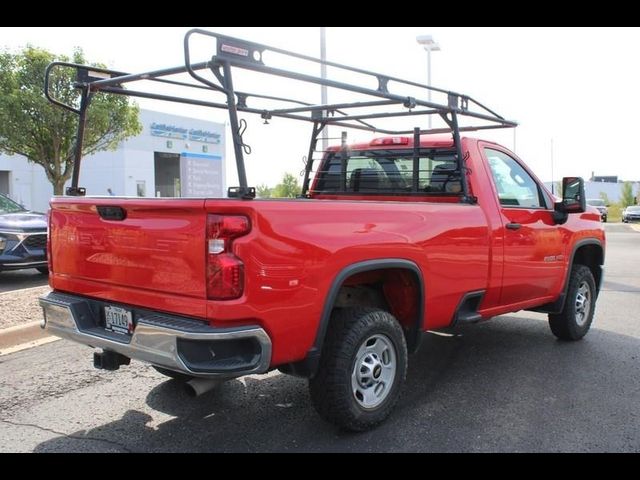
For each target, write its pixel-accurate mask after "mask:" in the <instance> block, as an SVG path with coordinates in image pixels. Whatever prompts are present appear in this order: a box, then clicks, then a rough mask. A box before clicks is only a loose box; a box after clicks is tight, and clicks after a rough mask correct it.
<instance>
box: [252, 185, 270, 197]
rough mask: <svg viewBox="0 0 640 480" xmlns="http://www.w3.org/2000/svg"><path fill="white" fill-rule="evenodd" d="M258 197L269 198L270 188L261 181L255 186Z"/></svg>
mask: <svg viewBox="0 0 640 480" xmlns="http://www.w3.org/2000/svg"><path fill="white" fill-rule="evenodd" d="M256 193H257V195H258V198H271V188H269V187H268V186H267V184H265V183H262V184H260V185H258V186H257V187H256Z"/></svg>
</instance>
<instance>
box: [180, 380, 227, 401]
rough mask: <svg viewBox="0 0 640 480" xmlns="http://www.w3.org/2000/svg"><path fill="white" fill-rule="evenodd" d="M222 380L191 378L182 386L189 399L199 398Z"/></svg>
mask: <svg viewBox="0 0 640 480" xmlns="http://www.w3.org/2000/svg"><path fill="white" fill-rule="evenodd" d="M223 381H224V380H221V379H218V378H193V379H191V380H189V381H188V382H187V383H185V384H184V388H185V390H186V391H187V394H189V396H191V397H199V396H200V395H202V394H203V393H207V392H208V391H209V390H213V389H214V388H216V387H217V386H218V385H220V384H221V383H222V382H223Z"/></svg>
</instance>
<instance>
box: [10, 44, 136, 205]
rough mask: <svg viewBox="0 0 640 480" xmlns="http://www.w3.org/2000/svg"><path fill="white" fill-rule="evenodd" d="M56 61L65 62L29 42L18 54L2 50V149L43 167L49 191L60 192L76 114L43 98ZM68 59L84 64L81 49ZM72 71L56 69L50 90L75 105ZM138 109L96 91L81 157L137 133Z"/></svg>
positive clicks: (68, 163)
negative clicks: (48, 69) (49, 68)
mask: <svg viewBox="0 0 640 480" xmlns="http://www.w3.org/2000/svg"><path fill="white" fill-rule="evenodd" d="M54 60H61V61H67V62H68V61H69V59H68V58H67V57H65V56H61V55H54V54H52V53H50V52H48V51H47V50H43V49H40V48H35V47H32V46H28V47H26V48H25V49H24V50H22V52H20V53H17V54H12V53H9V52H7V51H5V52H0V152H3V153H7V154H9V155H15V154H18V155H24V156H25V157H26V158H27V160H28V161H30V162H33V163H36V164H38V165H40V166H42V168H44V171H45V172H46V174H47V179H48V180H49V182H51V184H52V185H53V193H54V194H55V195H61V194H62V193H63V190H64V184H65V182H66V181H67V180H69V178H71V174H72V173H73V164H74V156H73V152H74V145H75V137H76V129H77V125H78V116H77V115H76V114H74V113H73V112H69V111H67V110H65V109H63V108H60V107H57V106H55V105H53V104H51V103H50V102H49V101H48V100H47V99H46V98H45V96H44V71H45V68H46V66H47V65H48V64H49V63H50V62H52V61H54ZM72 61H73V62H74V63H80V64H86V61H85V58H84V55H83V53H82V50H80V49H76V50H75V51H74V54H73V60H72ZM92 66H97V67H99V66H101V65H98V64H93V65H92ZM74 74H75V70H73V69H69V68H56V69H54V71H53V72H52V75H51V91H52V93H53V96H54V97H55V98H58V99H60V100H61V101H63V102H65V103H67V104H69V105H73V106H75V107H78V105H79V100H80V92H79V91H78V90H77V89H75V88H73V82H74V81H75V78H74V76H75V75H74ZM138 113H139V109H138V107H137V106H136V105H130V104H129V100H128V99H127V98H126V97H122V96H118V95H108V94H104V93H97V94H95V95H94V96H93V98H92V100H91V104H90V107H89V110H88V113H87V124H86V129H85V136H84V144H83V149H82V153H83V155H90V154H92V153H95V152H98V151H101V150H115V149H116V148H117V146H118V144H119V143H120V142H121V141H122V140H124V139H126V138H128V137H130V136H132V135H137V134H138V133H140V131H141V130H142V125H141V124H140V122H139V120H138Z"/></svg>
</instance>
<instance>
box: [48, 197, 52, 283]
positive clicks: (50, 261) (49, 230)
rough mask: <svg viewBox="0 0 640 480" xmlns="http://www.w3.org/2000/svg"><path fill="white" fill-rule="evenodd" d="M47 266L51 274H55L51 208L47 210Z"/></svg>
mask: <svg viewBox="0 0 640 480" xmlns="http://www.w3.org/2000/svg"><path fill="white" fill-rule="evenodd" d="M47 268H48V269H49V274H50V275H51V274H53V256H52V255H51V209H49V210H48V211H47ZM49 278H51V277H49Z"/></svg>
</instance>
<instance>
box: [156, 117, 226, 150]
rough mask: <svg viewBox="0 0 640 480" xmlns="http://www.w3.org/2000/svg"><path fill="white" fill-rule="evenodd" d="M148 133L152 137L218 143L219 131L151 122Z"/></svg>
mask: <svg viewBox="0 0 640 480" xmlns="http://www.w3.org/2000/svg"><path fill="white" fill-rule="evenodd" d="M150 133H151V135H152V136H154V137H165V138H175V139H178V140H192V141H194V142H201V143H211V144H214V145H219V144H220V137H221V135H220V134H219V133H215V132H210V131H208V130H202V129H198V128H191V129H187V128H182V127H177V126H175V125H167V124H164V123H155V122H154V123H152V124H151V128H150Z"/></svg>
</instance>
